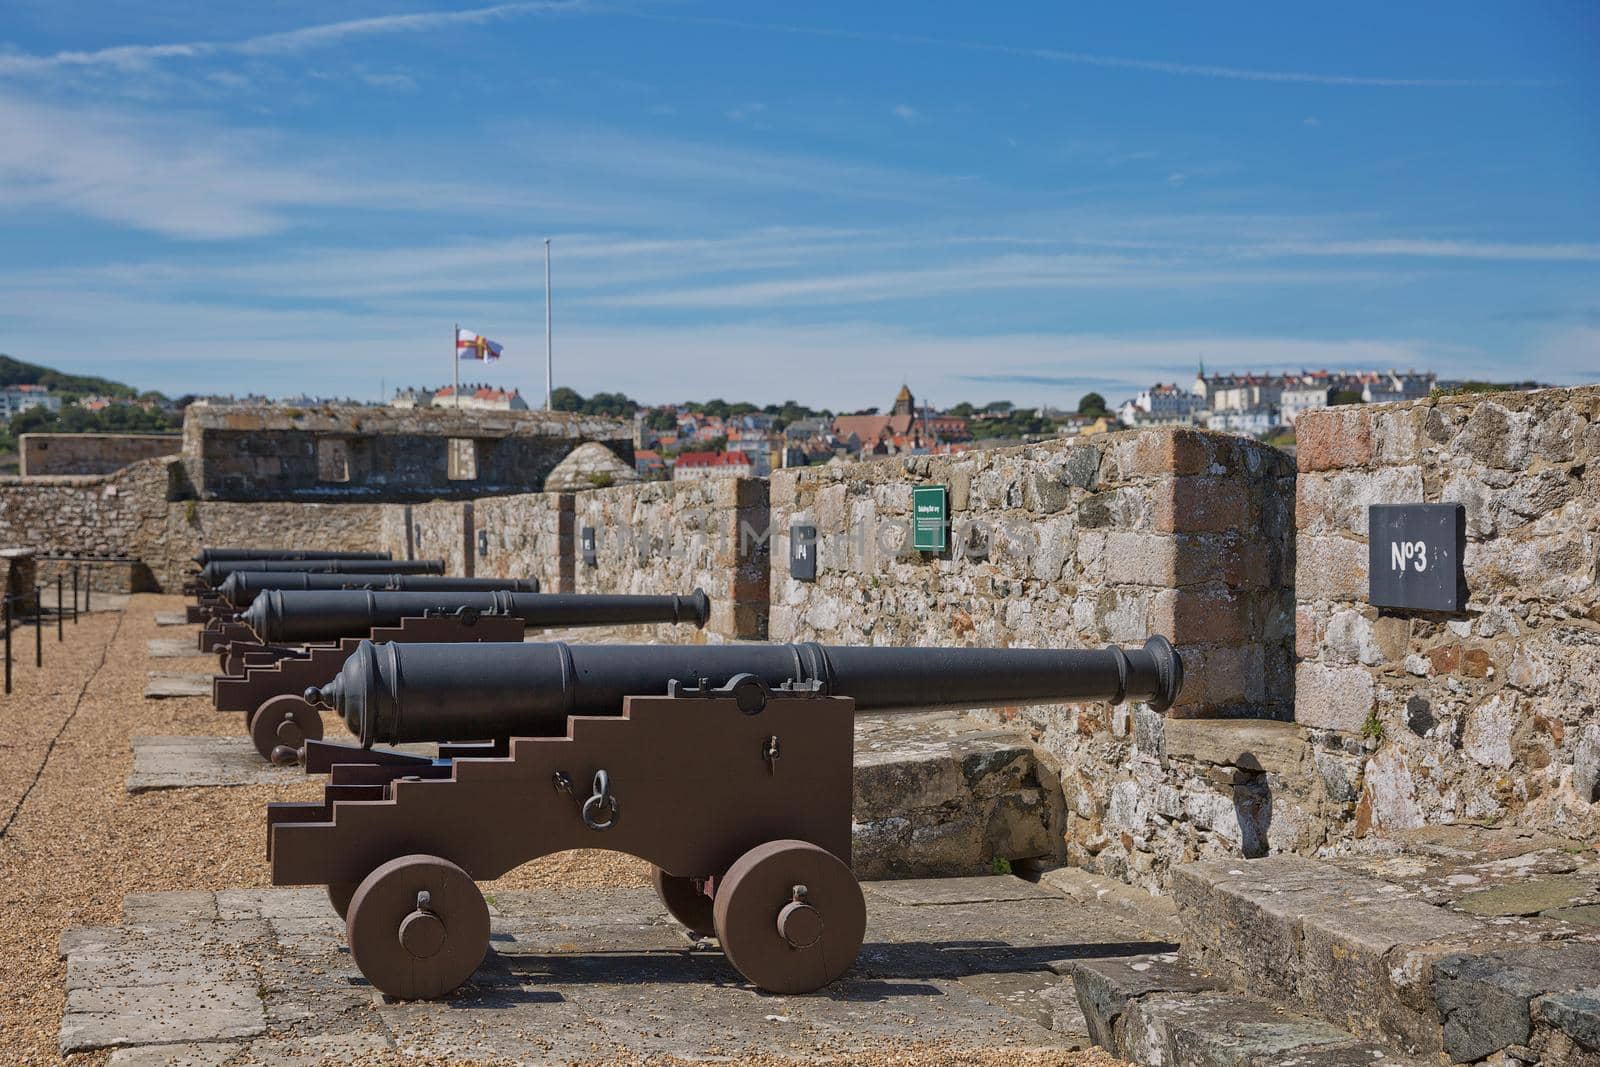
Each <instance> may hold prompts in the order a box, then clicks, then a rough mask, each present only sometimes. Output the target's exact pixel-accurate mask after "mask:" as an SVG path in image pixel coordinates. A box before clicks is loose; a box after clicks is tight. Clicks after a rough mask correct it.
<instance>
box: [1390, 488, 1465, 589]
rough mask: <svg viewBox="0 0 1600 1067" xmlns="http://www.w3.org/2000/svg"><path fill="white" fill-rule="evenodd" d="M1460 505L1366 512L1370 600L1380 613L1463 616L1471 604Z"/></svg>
mask: <svg viewBox="0 0 1600 1067" xmlns="http://www.w3.org/2000/svg"><path fill="white" fill-rule="evenodd" d="M1466 545H1467V511H1466V508H1464V507H1463V506H1462V505H1460V504H1373V505H1372V506H1370V507H1369V508H1368V509H1367V600H1368V602H1370V603H1372V604H1374V605H1376V606H1378V607H1382V608H1410V609H1412V610H1414V611H1460V610H1461V609H1462V608H1463V607H1465V606H1466V603H1467V580H1466V575H1465V572H1464V571H1463V570H1462V565H1461V564H1462V559H1461V557H1462V555H1463V554H1464V553H1465V551H1466Z"/></svg>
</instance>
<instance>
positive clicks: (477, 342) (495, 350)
mask: <svg viewBox="0 0 1600 1067" xmlns="http://www.w3.org/2000/svg"><path fill="white" fill-rule="evenodd" d="M456 358H457V359H481V360H483V361H484V362H485V363H493V362H495V361H496V360H498V359H499V358H500V346H499V345H497V344H495V343H494V342H493V341H491V340H489V339H488V338H487V337H484V336H483V335H482V334H476V333H473V332H472V331H471V330H461V329H458V330H456Z"/></svg>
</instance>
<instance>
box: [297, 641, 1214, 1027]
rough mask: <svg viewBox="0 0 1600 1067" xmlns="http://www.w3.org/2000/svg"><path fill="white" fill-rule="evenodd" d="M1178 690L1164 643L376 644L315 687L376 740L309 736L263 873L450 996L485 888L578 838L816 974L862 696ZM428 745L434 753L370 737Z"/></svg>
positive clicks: (1108, 695) (1178, 667) (484, 926)
mask: <svg viewBox="0 0 1600 1067" xmlns="http://www.w3.org/2000/svg"><path fill="white" fill-rule="evenodd" d="M1182 684H1183V665H1182V661H1181V660H1180V659H1179V658H1178V656H1177V654H1176V652H1175V651H1174V650H1173V648H1172V646H1171V644H1169V643H1168V642H1167V641H1166V639H1164V638H1161V637H1152V638H1151V639H1150V640H1149V641H1147V642H1146V643H1145V644H1144V646H1143V647H1142V648H1136V649H1121V648H1116V647H1112V648H1106V649H1103V650H1093V651H1087V650H1077V651H1072V650H1047V649H974V648H920V649H899V648H837V647H824V646H821V645H816V644H798V645H748V646H721V647H718V646H695V645H688V646H656V645H650V646H570V645H565V644H561V643H548V644H530V645H515V646H501V647H490V646H456V647H438V646H433V645H397V644H390V645H385V646H377V645H373V644H370V643H363V644H362V645H360V646H359V647H358V648H357V650H356V652H355V653H354V654H353V655H352V656H351V657H350V658H349V659H348V660H347V661H346V662H345V664H344V666H343V667H342V668H341V669H340V671H339V673H338V676H337V677H336V678H334V679H333V680H331V681H329V682H327V683H325V684H323V685H321V686H318V687H317V688H316V689H315V690H312V691H309V692H307V694H306V697H307V699H308V700H311V701H314V702H318V703H324V704H326V705H328V706H329V707H331V708H333V709H335V710H337V711H338V713H339V714H340V715H342V716H343V717H344V719H345V721H346V722H347V723H348V724H349V725H350V726H351V729H352V730H353V731H354V732H355V733H356V734H357V736H358V737H360V738H361V741H362V745H363V746H365V747H360V748H357V747H354V746H340V745H331V744H325V743H322V742H313V743H311V744H308V746H307V749H306V753H305V763H306V769H307V771H308V772H310V773H319V774H326V775H328V783H327V785H326V786H325V789H324V795H323V799H322V801H321V802H320V803H280V804H270V805H268V808H267V826H268V830H267V857H268V861H269V863H270V866H271V869H272V881H273V884H274V885H318V884H320V885H324V886H326V887H327V891H328V896H329V899H330V901H331V902H332V904H333V906H334V907H335V908H336V909H337V910H338V911H339V913H340V914H341V915H343V916H344V918H345V934H346V938H347V940H348V942H349V946H350V950H351V953H352V956H353V957H354V959H355V961H356V965H357V966H358V967H359V968H360V969H361V972H362V973H363V974H364V975H366V977H367V978H368V979H369V980H370V981H371V982H372V984H373V985H374V986H375V987H377V988H378V989H379V990H381V991H382V992H384V993H387V994H389V995H390V996H393V997H397V998H409V999H416V998H431V997H439V996H443V995H445V994H447V993H449V992H450V991H452V990H453V989H455V988H456V987H458V986H459V985H460V984H461V983H463V982H465V981H466V980H467V979H468V978H470V977H471V975H472V973H473V972H474V971H475V970H476V969H477V967H478V965H479V964H480V963H482V961H483V959H484V955H485V953H486V952H487V950H488V944H489V940H488V938H489V913H488V908H487V905H486V904H485V902H484V899H483V895H482V893H481V892H480V891H479V890H478V888H477V884H476V883H477V882H479V881H482V880H485V879H493V878H498V877H500V876H502V875H504V874H505V873H507V872H508V871H510V870H512V869H513V868H515V867H517V866H518V865H520V864H522V863H525V862H527V861H529V860H532V859H536V858H538V857H540V856H544V855H548V854H550V853H552V852H557V851H561V850H565V849H573V848H606V849H611V850H615V851H620V852H625V853H628V854H631V855H634V856H638V857H640V858H641V859H643V860H645V861H646V862H648V863H650V864H651V865H652V880H653V883H654V885H655V888H656V892H657V893H658V895H659V896H660V897H661V900H662V903H663V904H664V905H665V906H666V908H667V910H668V912H669V913H670V914H671V915H672V916H673V917H674V918H675V919H676V920H677V921H679V922H681V923H683V924H684V925H685V926H686V927H688V928H689V929H690V930H691V931H698V932H714V933H715V934H716V936H717V938H718V940H719V941H720V942H721V946H722V950H723V952H724V954H725V955H726V957H727V959H728V962H729V963H730V964H732V965H733V967H734V968H735V969H736V970H737V971H738V972H739V973H740V974H742V975H743V976H744V977H745V978H746V979H748V980H749V981H750V982H751V983H752V984H753V985H755V986H757V987H759V988H761V989H764V990H767V991H769V992H773V993H805V992H810V991H813V990H816V989H820V988H821V987H823V986H825V985H827V984H828V983H829V982H831V981H833V980H834V979H835V978H838V977H839V976H840V975H841V974H843V973H844V972H845V971H846V970H847V969H848V968H849V967H850V966H851V964H852V962H853V961H854V959H855V956H856V953H857V952H858V950H859V949H860V947H861V942H862V938H863V936H864V934H865V930H866V905H865V901H864V898H863V896H862V892H861V887H860V885H859V884H858V883H857V882H856V879H855V876H854V875H853V874H852V872H851V869H850V847H851V840H850V833H851V790H852V773H853V760H852V748H853V743H854V729H853V719H854V715H855V713H856V712H857V711H862V712H867V711H872V712H889V711H895V710H910V709H922V708H929V707H960V708H977V707H995V706H1006V705H1016V704H1038V703H1054V702H1060V701H1112V702H1120V701H1123V700H1141V701H1146V702H1148V703H1149V704H1150V705H1151V706H1152V707H1154V708H1156V709H1158V710H1165V709H1166V708H1167V707H1169V706H1170V705H1171V704H1172V702H1173V700H1174V699H1176V697H1177V694H1178V691H1179V689H1180V688H1181V686H1182ZM424 739H427V740H437V741H439V742H441V744H440V746H439V756H438V758H427V757H422V756H414V755H411V754H408V753H403V752H399V751H395V750H392V749H382V748H372V747H370V746H372V745H373V744H374V743H375V742H379V741H382V742H397V741H416V740H424Z"/></svg>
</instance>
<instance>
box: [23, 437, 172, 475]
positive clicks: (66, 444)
mask: <svg viewBox="0 0 1600 1067" xmlns="http://www.w3.org/2000/svg"><path fill="white" fill-rule="evenodd" d="M182 448H183V438H182V437H181V436H180V435H178V434H164V433H25V434H23V435H22V436H21V437H19V438H17V450H18V452H19V454H20V455H21V457H22V466H21V474H22V476H23V477H24V478H28V477H40V476H49V475H62V474H111V473H112V472H114V471H119V470H121V469H122V468H123V467H126V466H127V465H128V464H130V463H137V462H138V461H139V460H141V459H154V458H156V457H158V456H173V455H177V454H178V452H179V451H181V450H182Z"/></svg>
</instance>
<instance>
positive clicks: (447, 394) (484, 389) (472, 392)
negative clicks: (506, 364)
mask: <svg viewBox="0 0 1600 1067" xmlns="http://www.w3.org/2000/svg"><path fill="white" fill-rule="evenodd" d="M389 406H390V407H394V408H427V407H452V408H454V407H459V408H462V409H463V410H478V411H527V410H528V402H527V401H526V400H524V399H522V392H521V390H518V389H512V390H510V391H509V392H508V391H507V390H505V389H498V388H496V387H494V386H492V385H481V384H478V385H463V386H462V387H461V400H460V402H459V403H457V401H456V390H455V386H453V385H446V386H443V387H441V388H439V389H421V388H411V389H397V390H395V394H394V398H393V399H391V400H390V401H389Z"/></svg>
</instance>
